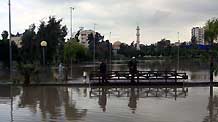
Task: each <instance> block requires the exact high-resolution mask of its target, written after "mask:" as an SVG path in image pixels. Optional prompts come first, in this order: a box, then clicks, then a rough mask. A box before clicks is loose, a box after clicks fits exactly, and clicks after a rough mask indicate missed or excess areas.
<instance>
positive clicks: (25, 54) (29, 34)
mask: <svg viewBox="0 0 218 122" xmlns="http://www.w3.org/2000/svg"><path fill="white" fill-rule="evenodd" d="M35 28H36V26H35V25H34V24H32V25H30V26H29V28H28V29H26V30H25V32H24V33H23V36H22V42H21V45H22V47H21V50H20V55H19V57H20V61H19V63H21V62H22V63H25V64H27V63H31V64H33V63H34V62H36V61H37V60H38V61H39V59H40V42H39V41H38V40H36V33H35Z"/></svg>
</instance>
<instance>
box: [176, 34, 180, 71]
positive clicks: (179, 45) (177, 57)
mask: <svg viewBox="0 0 218 122" xmlns="http://www.w3.org/2000/svg"><path fill="white" fill-rule="evenodd" d="M177 34H178V51H177V53H178V54H177V56H178V57H177V60H178V62H177V70H179V46H180V40H179V32H178V33H177Z"/></svg>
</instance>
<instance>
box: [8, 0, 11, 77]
mask: <svg viewBox="0 0 218 122" xmlns="http://www.w3.org/2000/svg"><path fill="white" fill-rule="evenodd" d="M8 6H9V61H10V76H11V74H12V49H11V0H8Z"/></svg>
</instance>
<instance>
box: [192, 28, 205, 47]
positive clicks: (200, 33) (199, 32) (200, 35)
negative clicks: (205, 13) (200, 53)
mask: <svg viewBox="0 0 218 122" xmlns="http://www.w3.org/2000/svg"><path fill="white" fill-rule="evenodd" d="M192 43H194V44H201V45H205V44H206V43H205V41H204V28H201V27H194V28H192Z"/></svg>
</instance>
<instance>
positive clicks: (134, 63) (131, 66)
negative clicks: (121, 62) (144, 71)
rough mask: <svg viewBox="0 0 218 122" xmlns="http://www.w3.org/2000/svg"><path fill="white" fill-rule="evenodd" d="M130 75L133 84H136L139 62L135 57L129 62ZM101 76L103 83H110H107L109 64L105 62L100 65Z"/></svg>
mask: <svg viewBox="0 0 218 122" xmlns="http://www.w3.org/2000/svg"><path fill="white" fill-rule="evenodd" d="M128 68H129V73H130V74H131V82H132V83H134V82H135V81H134V77H135V75H136V74H137V61H136V58H135V57H132V59H131V60H130V61H129V62H128ZM100 75H101V78H102V83H105V82H108V81H107V64H106V62H105V61H104V60H103V61H102V62H101V64H100Z"/></svg>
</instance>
